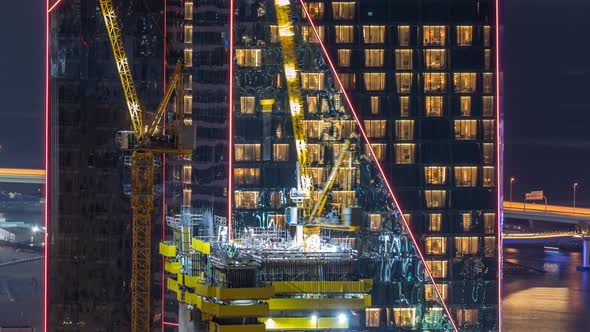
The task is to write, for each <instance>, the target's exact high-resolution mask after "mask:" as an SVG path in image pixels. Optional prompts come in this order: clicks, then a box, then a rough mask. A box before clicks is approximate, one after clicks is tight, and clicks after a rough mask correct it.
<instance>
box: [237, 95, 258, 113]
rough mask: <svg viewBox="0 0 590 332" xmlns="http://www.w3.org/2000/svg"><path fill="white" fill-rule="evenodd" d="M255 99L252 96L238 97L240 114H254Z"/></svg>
mask: <svg viewBox="0 0 590 332" xmlns="http://www.w3.org/2000/svg"><path fill="white" fill-rule="evenodd" d="M255 107H256V99H255V98H254V97H253V96H242V97H240V113H242V114H254V110H255Z"/></svg>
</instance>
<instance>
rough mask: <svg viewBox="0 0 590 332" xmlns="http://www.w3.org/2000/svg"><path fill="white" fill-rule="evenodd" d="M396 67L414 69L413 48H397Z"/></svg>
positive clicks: (398, 68)
mask: <svg viewBox="0 0 590 332" xmlns="http://www.w3.org/2000/svg"><path fill="white" fill-rule="evenodd" d="M395 69H397V70H411V69H412V50H395Z"/></svg>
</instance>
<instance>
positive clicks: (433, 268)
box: [426, 261, 448, 278]
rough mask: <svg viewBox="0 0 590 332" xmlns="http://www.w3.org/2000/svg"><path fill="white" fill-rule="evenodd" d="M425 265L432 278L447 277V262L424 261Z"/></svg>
mask: <svg viewBox="0 0 590 332" xmlns="http://www.w3.org/2000/svg"><path fill="white" fill-rule="evenodd" d="M426 265H427V266H428V268H429V269H430V272H431V273H432V277H433V278H446V277H447V265H448V262H447V261H426Z"/></svg>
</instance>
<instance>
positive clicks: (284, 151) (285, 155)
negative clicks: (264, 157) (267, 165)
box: [272, 144, 289, 161]
mask: <svg viewBox="0 0 590 332" xmlns="http://www.w3.org/2000/svg"><path fill="white" fill-rule="evenodd" d="M272 158H273V160H274V161H288V160H289V144H273V145H272Z"/></svg>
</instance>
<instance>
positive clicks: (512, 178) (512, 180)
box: [510, 176, 516, 202]
mask: <svg viewBox="0 0 590 332" xmlns="http://www.w3.org/2000/svg"><path fill="white" fill-rule="evenodd" d="M515 181H516V179H515V178H514V176H513V177H511V178H510V202H512V184H513V183H514V182H515Z"/></svg>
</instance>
